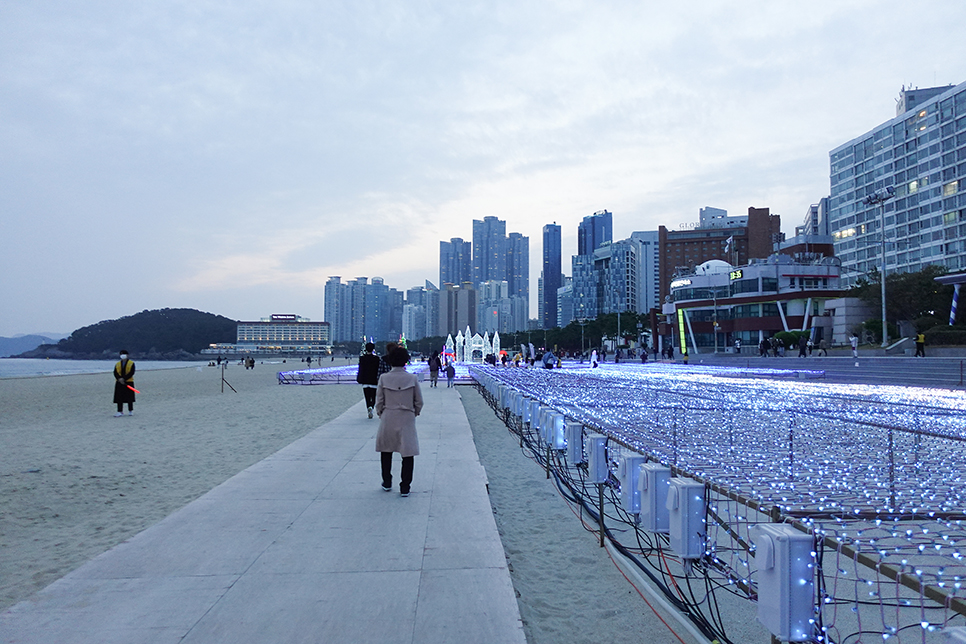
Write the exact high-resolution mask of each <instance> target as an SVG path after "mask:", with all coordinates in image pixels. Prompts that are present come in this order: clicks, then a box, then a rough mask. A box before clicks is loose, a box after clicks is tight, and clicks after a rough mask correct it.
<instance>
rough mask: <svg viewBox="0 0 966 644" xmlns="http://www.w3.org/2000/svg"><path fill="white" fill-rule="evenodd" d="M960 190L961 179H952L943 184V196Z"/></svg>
mask: <svg viewBox="0 0 966 644" xmlns="http://www.w3.org/2000/svg"><path fill="white" fill-rule="evenodd" d="M957 192H959V181H950V182H949V183H947V184H946V185H944V186H943V196H944V197H948V196H949V195H954V194H956V193H957Z"/></svg>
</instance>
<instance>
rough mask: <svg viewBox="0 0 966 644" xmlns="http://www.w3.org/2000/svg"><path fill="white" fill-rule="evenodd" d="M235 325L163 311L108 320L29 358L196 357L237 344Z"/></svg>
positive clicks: (211, 317)
mask: <svg viewBox="0 0 966 644" xmlns="http://www.w3.org/2000/svg"><path fill="white" fill-rule="evenodd" d="M237 324H238V323H237V322H236V321H235V320H229V319H228V318H226V317H224V316H221V315H214V314H212V313H204V312H202V311H196V310H195V309H159V310H156V311H141V312H140V313H135V314H134V315H129V316H126V317H122V318H118V319H117V320H103V321H101V322H98V323H97V324H92V325H90V326H85V327H82V328H80V329H77V330H76V331H74V332H73V333H71V334H70V336H68V337H67V338H65V339H63V340H61V341H60V342H58V343H57V344H44V345H41V346H39V347H37V348H36V349H34V350H33V351H28V352H26V353H24V354H21V355H20V357H24V358H45V357H51V358H87V359H96V358H113V357H114V356H116V355H117V353H118V352H119V351H120V350H121V349H127V350H128V351H130V352H131V357H133V358H135V359H138V358H140V359H148V360H177V359H184V358H191V357H196V354H197V353H198V352H199V351H201V350H202V349H204V348H206V347H207V346H208V345H209V344H211V343H212V342H234V341H235V337H236V325H237Z"/></svg>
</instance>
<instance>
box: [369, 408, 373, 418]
mask: <svg viewBox="0 0 966 644" xmlns="http://www.w3.org/2000/svg"><path fill="white" fill-rule="evenodd" d="M368 409H369V418H372V407H369V408H368Z"/></svg>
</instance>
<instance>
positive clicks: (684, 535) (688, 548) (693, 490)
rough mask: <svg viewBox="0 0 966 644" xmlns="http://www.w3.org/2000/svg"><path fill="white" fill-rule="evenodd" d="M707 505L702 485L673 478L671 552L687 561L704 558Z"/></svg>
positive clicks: (670, 489)
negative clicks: (705, 506) (705, 510)
mask: <svg viewBox="0 0 966 644" xmlns="http://www.w3.org/2000/svg"><path fill="white" fill-rule="evenodd" d="M704 504H705V498H704V484H703V483H698V482H697V481H692V480H691V479H685V478H674V479H671V483H670V486H669V487H668V494H667V509H668V523H669V528H670V534H671V549H672V550H674V552H676V553H678V555H680V556H681V557H682V558H684V559H700V558H701V557H702V556H703V555H704V539H705V534H706V526H705V518H704V514H705V512H704V509H705V508H704Z"/></svg>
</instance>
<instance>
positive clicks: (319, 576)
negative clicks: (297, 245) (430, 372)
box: [0, 384, 526, 644]
mask: <svg viewBox="0 0 966 644" xmlns="http://www.w3.org/2000/svg"><path fill="white" fill-rule="evenodd" d="M457 392H458V390H457V389H456V388H453V389H446V388H445V387H441V388H437V389H430V388H429V387H428V386H427V385H425V384H424V386H423V394H424V397H425V399H426V406H425V408H424V409H423V414H422V415H421V416H420V417H419V418H418V419H417V427H418V430H419V441H420V449H421V452H422V453H421V455H420V456H418V457H416V467H415V477H414V481H413V489H412V494H411V495H410V496H409V497H408V498H402V497H401V496H400V495H399V492H398V487H397V489H395V490H393V491H392V492H384V491H383V490H382V489H381V487H380V477H379V459H378V454H377V453H376V452H375V447H374V444H375V433H376V429H377V427H378V420H377V419H373V420H369V419H367V418H366V413H365V408H364V407H363V404H362V402H361V401H360V403H359V404H358V405H355V406H354V407H352V408H351V409H349V411H347V412H346V413H345V414H343V415H342V416H340V417H339V418H337V419H336V420H334V421H332V422H330V423H328V424H326V425H324V426H322V427H320V428H318V429H316V430H315V431H313V432H312V433H310V434H308V435H307V436H305V437H303V438H301V439H299V440H298V441H296V442H294V443H292V444H291V445H289V446H288V447H286V448H284V449H282V450H280V451H279V452H277V453H276V454H274V455H272V456H270V457H269V458H266V459H265V460H263V461H261V462H259V463H256V464H255V465H253V466H252V467H250V468H248V469H247V470H244V471H243V472H240V473H239V474H237V475H236V476H234V477H232V478H231V479H229V480H228V481H226V482H225V483H223V484H222V485H219V486H218V487H216V488H215V489H214V490H212V491H210V492H209V493H208V494H205V495H204V496H202V497H201V498H199V499H197V500H196V501H194V502H192V503H190V504H188V505H187V506H185V507H184V508H182V509H181V510H179V511H177V512H175V513H174V514H172V515H171V516H169V517H167V518H166V519H164V520H163V521H161V522H160V523H158V524H156V525H154V526H152V527H150V528H148V529H147V530H145V531H144V532H142V533H140V534H138V535H137V536H135V537H133V538H132V539H130V540H129V541H126V542H124V543H122V544H120V545H118V546H117V547H115V548H113V549H111V550H109V551H108V552H106V553H104V554H102V555H100V556H99V557H97V558H95V559H93V560H91V561H89V562H88V563H87V564H85V565H84V566H82V567H81V568H79V569H77V570H75V571H74V572H72V573H70V574H68V575H67V576H65V577H63V578H62V579H60V580H58V581H57V582H55V583H53V584H51V585H50V586H48V587H47V588H46V589H44V590H43V591H41V592H39V593H37V594H36V595H34V596H33V597H32V598H30V599H29V600H27V601H24V602H21V603H19V604H16V605H15V606H13V607H11V608H10V609H9V610H7V611H6V612H4V613H2V614H0V642H5V643H12V642H18V643H21V642H36V643H38V644H39V643H43V644H50V643H51V642H57V643H59V644H74V643H85V644H86V643H91V644H93V643H95V642H96V643H97V644H111V643H118V644H122V643H123V644H137V643H141V642H150V643H158V644H166V643H168V642H171V643H175V642H181V643H184V644H188V643H197V644H218V643H221V642H224V643H226V644H228V643H231V644H239V643H246V642H252V643H256V642H257V643H259V644H262V643H266V642H272V643H279V644H280V643H292V642H300V643H301V642H305V643H310V642H311V643H316V642H347V643H356V642H377V643H380V644H382V643H396V642H398V643H401V644H402V643H405V644H413V643H420V644H424V643H443V642H459V644H474V643H476V642H479V643H481V644H482V643H487V644H492V643H493V642H500V643H501V644H502V643H514V642H518V643H521V644H523V643H524V642H525V641H526V640H525V637H524V634H523V628H522V626H521V622H520V614H519V610H518V608H517V602H516V598H515V595H514V590H513V586H512V584H511V582H510V575H509V572H508V570H507V565H506V559H505V557H504V552H503V546H502V544H501V542H500V538H499V535H498V533H497V529H496V524H495V522H494V520H493V514H492V511H491V509H490V504H489V500H488V498H487V492H486V478H485V473H484V471H483V468H482V466H481V465H480V462H479V458H478V456H477V453H476V446H475V445H474V443H473V437H472V435H471V433H470V428H469V423H468V422H467V419H466V415H465V414H464V411H463V406H462V404H461V403H460V399H459V394H458V393H457ZM321 393H324V392H320V394H321ZM360 397H361V395H360ZM398 471H399V457H398V455H397V456H396V461H395V463H394V472H393V475H394V480H395V481H396V483H397V485H398V479H399V474H398Z"/></svg>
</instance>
